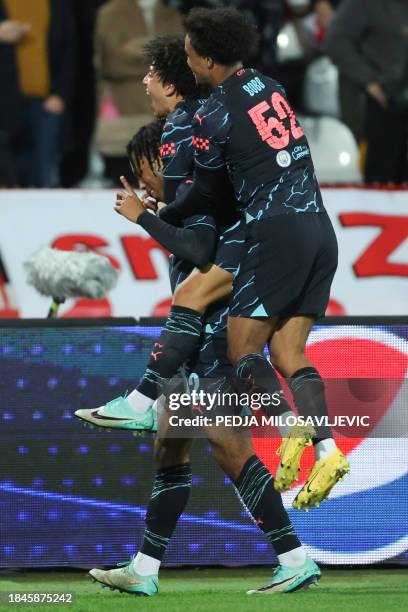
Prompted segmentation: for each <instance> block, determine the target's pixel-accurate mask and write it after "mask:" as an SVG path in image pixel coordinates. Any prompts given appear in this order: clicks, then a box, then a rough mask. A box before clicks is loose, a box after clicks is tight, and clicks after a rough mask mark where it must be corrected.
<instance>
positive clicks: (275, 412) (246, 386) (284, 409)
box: [235, 353, 294, 416]
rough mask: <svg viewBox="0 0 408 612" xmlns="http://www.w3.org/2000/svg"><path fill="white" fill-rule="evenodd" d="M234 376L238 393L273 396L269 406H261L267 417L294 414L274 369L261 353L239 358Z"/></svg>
mask: <svg viewBox="0 0 408 612" xmlns="http://www.w3.org/2000/svg"><path fill="white" fill-rule="evenodd" d="M235 376H236V378H235V380H236V383H237V388H238V391H239V392H240V393H248V394H249V395H252V394H254V393H262V394H264V393H265V394H266V393H267V394H269V395H270V396H272V395H274V398H273V401H271V404H270V405H268V406H262V411H263V412H265V414H267V415H268V416H279V415H283V414H286V413H292V414H294V413H293V412H292V410H291V407H290V405H289V404H288V401H287V399H286V397H285V394H284V392H283V389H282V385H281V383H280V380H279V378H278V375H277V374H276V372H275V369H274V368H273V366H272V365H271V364H270V363H269V361H268V360H267V358H266V357H265V355H263V354H262V353H251V354H250V355H245V356H244V357H241V359H240V360H239V361H238V363H237V364H236V366H235ZM255 412H256V411H255Z"/></svg>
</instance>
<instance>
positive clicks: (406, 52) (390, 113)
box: [326, 0, 408, 183]
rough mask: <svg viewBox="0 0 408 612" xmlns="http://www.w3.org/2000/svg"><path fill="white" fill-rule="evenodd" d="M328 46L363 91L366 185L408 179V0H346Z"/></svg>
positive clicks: (332, 56)
mask: <svg viewBox="0 0 408 612" xmlns="http://www.w3.org/2000/svg"><path fill="white" fill-rule="evenodd" d="M326 49H327V53H328V54H329V56H330V57H331V58H332V60H333V61H334V63H335V64H336V65H337V66H338V68H339V71H340V73H341V74H342V75H344V76H346V77H347V78H349V79H350V80H351V81H352V82H353V83H354V84H355V85H356V86H357V87H359V88H360V90H361V91H363V92H365V97H366V110H365V137H366V140H367V159H366V166H365V180H366V182H368V183H372V182H379V183H389V182H394V183H399V182H404V181H407V180H408V153H407V146H408V145H407V143H408V2H407V1H406V0H388V1H387V2H384V0H343V2H342V3H341V5H340V7H339V9H338V11H337V14H336V17H335V18H334V20H333V22H332V23H331V26H330V28H329V31H328V35H327V40H326Z"/></svg>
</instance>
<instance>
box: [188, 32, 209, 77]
mask: <svg viewBox="0 0 408 612" xmlns="http://www.w3.org/2000/svg"><path fill="white" fill-rule="evenodd" d="M184 48H185V50H186V55H187V64H188V65H189V66H190V70H191V72H192V73H193V74H194V78H195V80H196V83H197V84H198V85H210V84H211V81H210V72H211V71H210V68H209V62H208V58H206V57H201V56H200V55H198V53H197V52H196V51H195V49H194V47H193V45H192V44H191V40H190V37H189V35H188V34H187V35H186V38H185V42H184Z"/></svg>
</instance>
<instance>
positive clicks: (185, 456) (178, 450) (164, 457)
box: [153, 438, 190, 468]
mask: <svg viewBox="0 0 408 612" xmlns="http://www.w3.org/2000/svg"><path fill="white" fill-rule="evenodd" d="M172 442H173V441H172V440H169V439H167V440H166V439H160V438H156V440H155V442H154V449H153V455H154V460H155V463H156V465H157V467H158V468H165V467H171V466H173V465H181V464H183V463H188V462H189V461H190V454H189V451H188V449H187V448H185V447H183V446H177V445H174V444H172Z"/></svg>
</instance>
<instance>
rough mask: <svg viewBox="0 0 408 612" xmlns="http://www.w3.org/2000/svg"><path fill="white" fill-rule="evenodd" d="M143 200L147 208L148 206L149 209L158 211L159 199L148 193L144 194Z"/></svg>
mask: <svg viewBox="0 0 408 612" xmlns="http://www.w3.org/2000/svg"><path fill="white" fill-rule="evenodd" d="M142 202H143V206H144V207H145V208H148V209H149V210H152V211H153V212H154V213H157V200H155V199H154V198H152V196H149V194H148V193H145V194H144V196H143V198H142Z"/></svg>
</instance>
